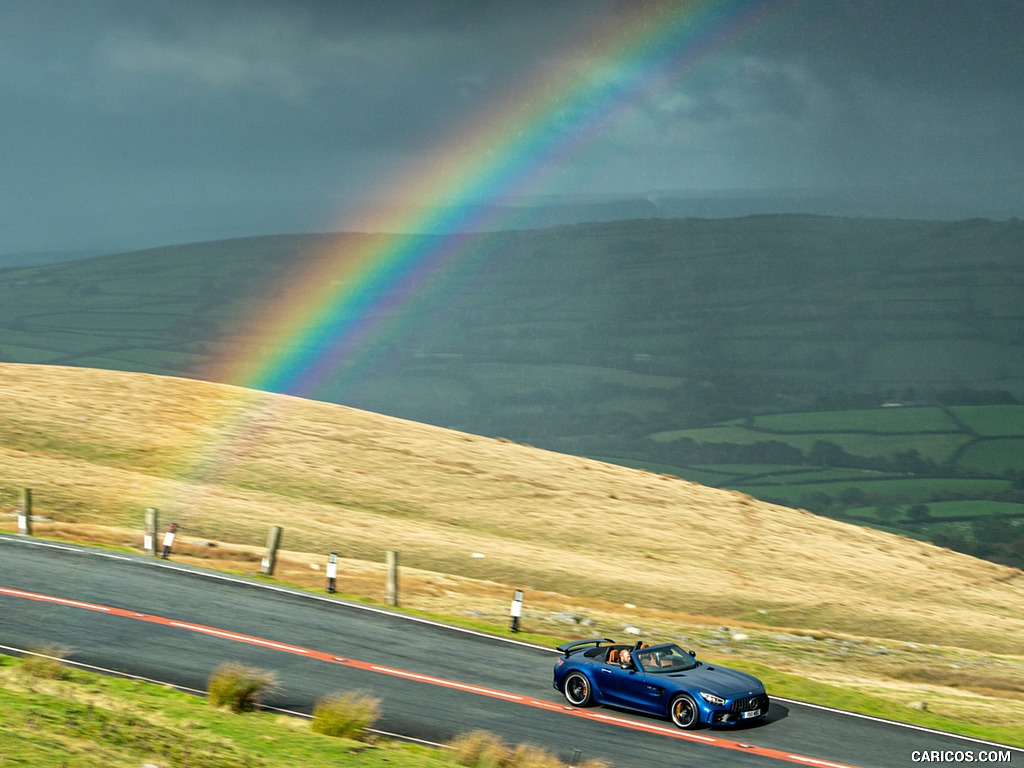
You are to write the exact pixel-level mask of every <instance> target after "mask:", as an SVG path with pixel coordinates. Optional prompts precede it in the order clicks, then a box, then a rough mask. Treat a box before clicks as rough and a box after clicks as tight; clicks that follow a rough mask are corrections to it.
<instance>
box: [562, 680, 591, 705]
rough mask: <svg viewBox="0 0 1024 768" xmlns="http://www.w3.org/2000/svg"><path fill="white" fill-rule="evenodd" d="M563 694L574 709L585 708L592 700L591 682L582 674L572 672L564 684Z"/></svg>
mask: <svg viewBox="0 0 1024 768" xmlns="http://www.w3.org/2000/svg"><path fill="white" fill-rule="evenodd" d="M562 693H564V694H565V700H566V701H568V702H569V703H570V704H572V705H573V706H574V707H585V706H587V705H588V704H590V701H591V698H592V694H591V692H590V681H589V680H588V679H587V676H586V675H584V674H583V673H581V672H570V673H569V675H568V677H566V678H565V681H564V682H563V683H562Z"/></svg>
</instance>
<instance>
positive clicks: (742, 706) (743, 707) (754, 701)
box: [729, 693, 768, 714]
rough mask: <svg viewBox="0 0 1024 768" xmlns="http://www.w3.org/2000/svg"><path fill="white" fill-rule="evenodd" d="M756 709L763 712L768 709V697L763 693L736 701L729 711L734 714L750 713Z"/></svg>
mask: <svg viewBox="0 0 1024 768" xmlns="http://www.w3.org/2000/svg"><path fill="white" fill-rule="evenodd" d="M755 709H760V710H761V711H762V712H763V711H764V710H766V709H768V696H766V695H765V694H763V693H761V694H758V695H757V696H747V697H746V698H743V699H736V701H734V702H733V703H732V705H731V706H730V707H729V711H730V712H732V713H733V714H739V713H740V712H750V711H752V710H755Z"/></svg>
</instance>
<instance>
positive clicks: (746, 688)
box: [665, 665, 764, 698]
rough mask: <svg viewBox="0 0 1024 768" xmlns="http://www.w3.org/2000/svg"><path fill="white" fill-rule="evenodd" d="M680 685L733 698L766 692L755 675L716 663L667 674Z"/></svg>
mask: <svg viewBox="0 0 1024 768" xmlns="http://www.w3.org/2000/svg"><path fill="white" fill-rule="evenodd" d="M665 678H666V679H667V680H671V681H673V682H674V683H676V684H677V685H679V686H680V687H686V688H700V689H701V690H702V691H707V692H708V693H714V694H717V695H719V696H724V697H726V698H731V697H733V696H747V695H751V694H755V693H764V684H763V683H762V682H761V681H760V680H758V679H757V678H756V677H754V676H753V675H748V674H746V673H745V672H738V671H736V670H735V669H729V668H728V667H719V666H716V665H711V666H704V665H702V666H699V667H697V668H696V669H691V670H688V671H686V672H673V673H670V674H668V675H665Z"/></svg>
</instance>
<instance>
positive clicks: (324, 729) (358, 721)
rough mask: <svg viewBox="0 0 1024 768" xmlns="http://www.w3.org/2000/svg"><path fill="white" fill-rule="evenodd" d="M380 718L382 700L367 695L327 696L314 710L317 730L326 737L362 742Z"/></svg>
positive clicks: (340, 694) (315, 728)
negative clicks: (367, 731)
mask: <svg viewBox="0 0 1024 768" xmlns="http://www.w3.org/2000/svg"><path fill="white" fill-rule="evenodd" d="M379 717H380V699H377V698H374V697H373V696H370V695H369V694H366V693H358V692H355V693H335V694H331V695H329V696H324V697H323V698H322V699H320V701H318V702H317V703H316V707H314V708H313V726H312V727H313V730H314V731H315V732H316V733H322V734H324V735H325V736H339V737H341V738H344V739H355V740H357V741H362V740H363V739H365V738H366V729H367V728H369V727H370V726H371V725H373V724H374V723H375V722H377V719H378V718H379Z"/></svg>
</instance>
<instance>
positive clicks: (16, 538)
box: [0, 534, 1024, 753]
mask: <svg viewBox="0 0 1024 768" xmlns="http://www.w3.org/2000/svg"><path fill="white" fill-rule="evenodd" d="M0 541H8V542H11V543H15V544H27V545H32V546H37V547H48V548H50V549H60V550H64V551H67V552H73V553H77V554H82V555H93V556H95V557H106V558H110V559H112V560H123V561H125V562H130V563H137V564H140V565H149V566H152V567H157V568H167V569H169V570H172V571H178V572H180V573H188V574H191V575H193V576H200V577H202V578H207V579H216V580H219V581H226V582H229V583H232V584H239V585H241V586H246V587H256V588H258V589H267V590H270V591H271V592H280V593H282V594H286V595H292V596H295V597H301V598H305V599H309V600H317V601H319V602H322V603H328V604H330V605H343V606H345V607H347V608H358V609H359V610H361V611H367V612H369V613H376V614H380V615H383V616H390V617H392V618H399V619H405V620H406V621H412V622H416V623H418V624H426V625H427V626H431V627H439V628H442V629H447V630H450V631H454V632H460V633H462V634H466V635H474V636H476V637H482V638H486V639H487V640H492V641H497V642H502V643H511V644H512V645H519V646H522V647H524V648H536V649H539V650H543V651H548V652H549V653H556V651H555V650H554V649H552V648H548V647H547V646H544V645H536V644H534V643H526V642H523V641H522V640H513V639H512V638H508V637H497V636H495V635H488V634H487V633H486V632H478V631H476V630H473V629H464V628H462V627H453V626H452V625H450V624H444V623H442V622H439V621H432V620H430V619H424V618H421V617H419V616H408V615H406V614H404V613H396V612H393V611H389V610H386V609H384V608H375V607H373V606H371V605H362V604H360V603H351V602H348V601H347V600H338V599H334V598H329V597H321V596H320V595H314V594H310V593H308V592H302V591H299V590H295V589H289V588H287V587H277V586H274V585H273V584H262V583H260V582H258V581H249V580H246V579H240V578H237V577H235V576H228V575H226V574H221V573H216V572H213V571H206V570H203V569H201V568H198V567H188V568H187V567H183V566H181V565H178V564H176V563H170V562H167V561H164V560H152V559H151V558H147V557H144V556H141V555H140V556H134V557H129V556H126V555H119V554H116V553H112V552H107V551H105V550H102V549H93V548H91V547H78V546H74V545H68V544H57V543H54V542H48V541H41V540H39V539H32V538H28V537H24V536H22V535H8V534H0ZM0 647H3V646H0ZM771 698H772V699H773V700H774V701H780V702H784V703H786V704H793V705H796V706H800V707H808V708H810V709H817V710H821V711H822V712H831V713H833V714H837V715H845V716H847V717H856V718H860V719H861V720H868V721H870V722H875V723H884V724H886V725H894V726H897V727H899V728H906V729H908V730H912V731H919V732H921V733H931V734H934V735H936V736H947V737H949V738H953V739H959V740H961V741H966V742H970V743H973V744H981V745H984V746H990V747H1000V748H1003V749H1011V750H1014V751H1015V752H1021V753H1024V749H1021V748H1020V747H1014V746H1012V745H1010V744H1000V743H999V742H995V741H985V740H984V739H976V738H973V737H971V736H963V735H961V734H959V733H950V732H948V731H940V730H938V729H936V728H928V727H926V726H923V725H913V724H911V723H901V722H899V721H898V720H887V719H886V718H884V717H876V716H874V715H865V714H861V713H860V712H849V711H847V710H845V709H836V708H835V707H826V706H824V705H822V704H811V703H810V702H806V701H798V700H797V699H785V698H782V697H780V696H772V697H771Z"/></svg>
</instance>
